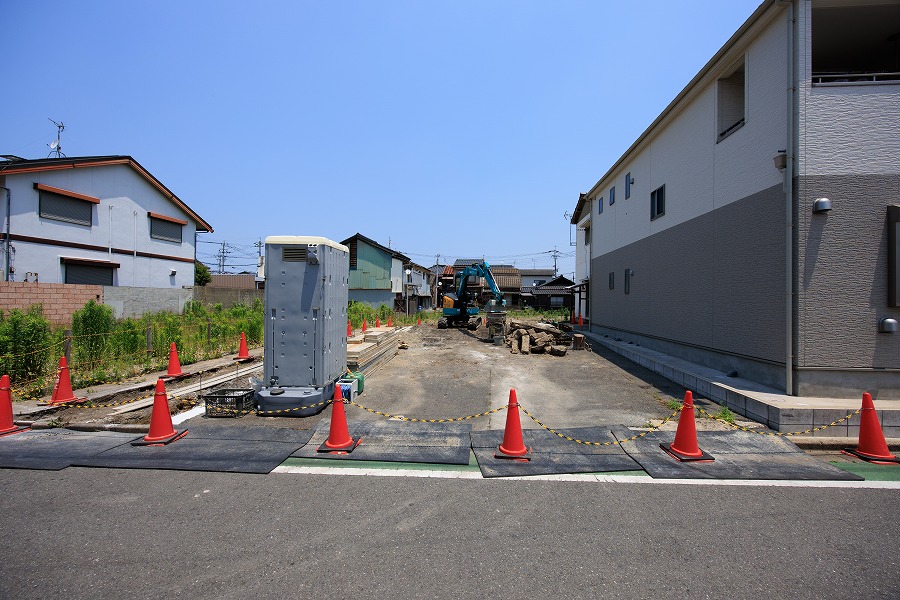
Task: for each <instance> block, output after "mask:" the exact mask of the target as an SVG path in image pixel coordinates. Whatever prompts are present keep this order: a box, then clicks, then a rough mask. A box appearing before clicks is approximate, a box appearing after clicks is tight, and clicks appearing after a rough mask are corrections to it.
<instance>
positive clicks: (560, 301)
mask: <svg viewBox="0 0 900 600" xmlns="http://www.w3.org/2000/svg"><path fill="white" fill-rule="evenodd" d="M565 302H566V297H565V296H550V306H551V307H553V308H559V307H561V306H563V305H565Z"/></svg>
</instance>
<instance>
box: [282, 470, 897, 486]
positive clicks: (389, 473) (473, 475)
mask: <svg viewBox="0 0 900 600" xmlns="http://www.w3.org/2000/svg"><path fill="white" fill-rule="evenodd" d="M272 472H273V473H281V474H292V475H303V474H306V475H356V476H359V475H375V476H381V477H435V478H441V479H484V477H482V475H481V473H480V472H479V471H435V470H424V469H371V468H370V469H366V468H354V467H327V466H322V467H292V466H284V465H282V466H279V467H276V468H275V469H274V470H273V471H272ZM491 479H493V480H495V481H581V482H589V483H650V484H657V485H659V484H662V485H728V486H750V487H812V488H850V489H883V490H900V481H807V480H773V479H653V478H652V477H645V476H636V475H594V474H588V473H564V474H559V475H530V476H527V477H497V478H491Z"/></svg>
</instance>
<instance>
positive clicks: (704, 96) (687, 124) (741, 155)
mask: <svg viewBox="0 0 900 600" xmlns="http://www.w3.org/2000/svg"><path fill="white" fill-rule="evenodd" d="M787 35H788V28H787V23H786V17H781V18H777V19H775V20H774V21H772V22H771V23H770V25H769V26H768V27H767V28H766V29H765V30H763V31H762V32H761V34H760V35H759V36H758V37H756V38H755V40H754V41H753V42H752V43H751V44H750V45H749V46H748V48H747V50H746V52H745V53H744V60H745V68H746V72H747V83H746V92H745V93H746V100H745V114H746V123H745V125H744V126H743V127H741V128H740V129H738V130H736V131H735V132H734V133H732V134H731V135H730V136H728V137H727V138H725V139H723V140H722V141H720V142H719V143H716V141H717V131H716V122H717V121H716V101H717V99H716V93H717V90H716V87H717V86H716V81H715V80H713V81H712V82H710V83H709V84H708V85H706V87H704V88H703V89H701V90H699V91H698V92H697V93H696V94H695V95H694V97H693V98H692V100H691V101H690V102H689V103H688V104H687V105H685V106H684V107H682V108H681V109H680V111H679V112H678V113H677V114H675V115H674V116H672V117H671V119H670V120H669V121H668V122H667V123H666V124H665V126H664V127H663V128H662V129H660V130H659V131H658V132H656V134H655V135H654V136H653V137H652V138H651V139H650V140H649V141H648V143H647V144H645V145H644V146H643V147H642V148H640V149H638V150H637V151H636V152H635V154H634V155H632V156H631V157H629V160H627V161H625V162H624V163H623V164H622V166H621V167H620V168H619V169H618V170H617V171H616V172H615V173H614V174H612V175H611V176H610V177H608V178H606V179H605V180H603V181H601V182H600V183H599V184H598V185H597V186H595V191H594V193H593V194H592V198H596V197H603V213H602V214H600V213H599V210H598V208H597V207H596V206H595V207H594V210H593V213H592V214H593V230H594V243H593V244H591V255H592V256H595V257H596V256H602V255H604V254H607V253H609V252H612V251H613V250H615V249H617V248H622V247H624V246H627V245H629V244H632V243H634V242H638V241H640V240H643V239H645V238H647V237H649V236H651V235H654V234H657V233H659V232H661V231H664V230H666V229H668V228H670V227H674V226H676V225H679V224H682V223H685V222H687V221H690V220H691V219H695V218H697V217H699V216H701V215H704V214H706V213H708V212H710V211H712V210H715V209H716V208H720V207H722V206H725V205H727V204H729V203H732V202H736V201H738V200H741V199H742V198H746V197H748V196H750V195H753V194H755V193H757V192H759V191H761V190H764V189H768V188H770V187H772V186H773V185H777V184H780V183H781V181H782V174H781V172H779V171H778V170H777V169H775V167H774V164H773V162H772V159H773V157H774V156H775V154H776V153H777V152H778V151H779V150H784V149H785V147H786V144H787V137H786V133H785V126H786V110H787V109H786V106H787V73H786V58H785V53H786V51H787ZM734 64H735V63H734V62H732V63H730V64H723V65H722V66H721V72H722V74H724V73H726V72H727V71H728V69H729V68H730V67H732V66H733V65H734ZM629 172H630V174H631V177H632V178H633V179H634V184H633V185H632V186H631V197H630V198H629V199H627V200H626V199H625V175H626V173H629ZM613 185H615V187H616V202H615V204H614V205H613V206H609V189H610V187H612V186H613ZM662 185H665V186H666V190H665V196H666V209H665V215H664V216H662V217H659V218H657V219H655V220H653V221H651V219H650V194H651V192H652V191H653V190H655V189H657V188H658V187H660V186H662ZM595 204H596V203H595Z"/></svg>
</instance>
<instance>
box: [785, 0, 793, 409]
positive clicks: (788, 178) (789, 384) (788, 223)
mask: <svg viewBox="0 0 900 600" xmlns="http://www.w3.org/2000/svg"><path fill="white" fill-rule="evenodd" d="M787 24H788V35H787V119H786V121H787V151H786V154H787V164H786V165H785V169H784V196H785V202H784V255H785V261H784V265H785V266H784V279H785V288H784V296H785V298H784V313H785V327H784V354H785V359H784V365H785V368H784V392H785V394H787V395H788V396H793V395H794V212H793V211H794V156H795V152H794V95H795V93H796V88H795V82H794V30H795V26H794V2H793V0H792V1H791V2H789V3H788V6H787Z"/></svg>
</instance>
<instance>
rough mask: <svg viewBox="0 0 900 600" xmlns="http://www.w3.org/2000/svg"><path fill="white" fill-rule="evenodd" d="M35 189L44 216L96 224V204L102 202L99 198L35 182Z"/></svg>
mask: <svg viewBox="0 0 900 600" xmlns="http://www.w3.org/2000/svg"><path fill="white" fill-rule="evenodd" d="M34 189H36V190H37V191H38V212H39V214H40V216H41V217H42V218H44V219H53V220H54V221H64V222H66V223H75V224H77V225H87V226H88V227H90V226H91V225H93V224H94V223H93V215H94V204H100V199H99V198H92V197H90V196H85V195H83V194H76V193H75V192H70V191H68V190H63V189H60V188H55V187H51V186H49V185H43V184H41V183H35V184H34Z"/></svg>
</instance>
